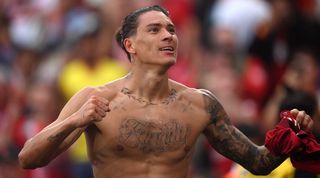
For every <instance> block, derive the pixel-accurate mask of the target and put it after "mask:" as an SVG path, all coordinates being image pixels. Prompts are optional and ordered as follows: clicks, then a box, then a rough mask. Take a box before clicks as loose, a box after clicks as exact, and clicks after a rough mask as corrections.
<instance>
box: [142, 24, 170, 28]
mask: <svg viewBox="0 0 320 178" xmlns="http://www.w3.org/2000/svg"><path fill="white" fill-rule="evenodd" d="M160 26H162V24H161V23H151V24H148V25H147V26H146V27H147V28H148V27H160ZM166 26H169V27H171V28H176V27H175V26H174V25H173V24H171V23H169V24H167V25H166Z"/></svg>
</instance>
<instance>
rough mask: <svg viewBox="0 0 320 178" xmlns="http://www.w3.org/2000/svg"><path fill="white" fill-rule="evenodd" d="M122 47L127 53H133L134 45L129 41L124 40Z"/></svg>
mask: <svg viewBox="0 0 320 178" xmlns="http://www.w3.org/2000/svg"><path fill="white" fill-rule="evenodd" d="M123 45H124V47H125V48H126V50H127V51H128V52H129V53H135V48H134V45H133V43H132V41H131V40H130V39H128V38H127V39H125V40H124V41H123Z"/></svg>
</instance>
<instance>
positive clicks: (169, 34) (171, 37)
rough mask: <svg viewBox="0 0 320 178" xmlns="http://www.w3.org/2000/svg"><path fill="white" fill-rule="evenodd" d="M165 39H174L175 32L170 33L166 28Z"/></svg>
mask: <svg viewBox="0 0 320 178" xmlns="http://www.w3.org/2000/svg"><path fill="white" fill-rule="evenodd" d="M163 33H164V34H163V41H172V40H173V34H172V33H170V32H169V31H168V30H164V32H163Z"/></svg>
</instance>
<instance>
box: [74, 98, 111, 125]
mask: <svg viewBox="0 0 320 178" xmlns="http://www.w3.org/2000/svg"><path fill="white" fill-rule="evenodd" d="M109 111H110V108H109V101H108V100H106V99H105V98H103V97H99V96H91V97H90V98H89V99H88V101H87V102H86V103H84V104H83V105H82V107H81V108H80V109H79V110H78V112H77V115H78V117H77V118H79V119H77V121H76V123H77V126H78V127H86V126H88V125H89V124H91V123H93V122H99V121H101V120H102V119H103V118H104V117H105V116H106V115H107V112H109Z"/></svg>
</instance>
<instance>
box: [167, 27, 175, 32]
mask: <svg viewBox="0 0 320 178" xmlns="http://www.w3.org/2000/svg"><path fill="white" fill-rule="evenodd" d="M168 32H170V33H171V34H175V33H176V29H175V28H174V27H169V28H168Z"/></svg>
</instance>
